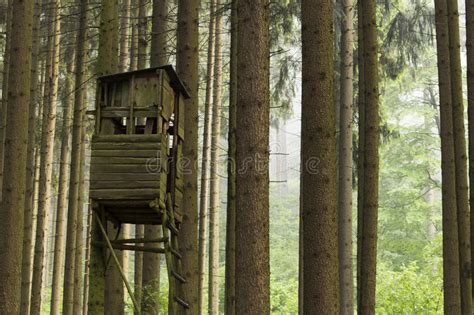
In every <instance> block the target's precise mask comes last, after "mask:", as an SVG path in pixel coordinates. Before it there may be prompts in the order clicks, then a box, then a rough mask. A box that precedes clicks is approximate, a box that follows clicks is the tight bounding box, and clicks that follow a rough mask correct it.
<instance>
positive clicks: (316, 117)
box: [301, 0, 339, 314]
mask: <svg viewBox="0 0 474 315" xmlns="http://www.w3.org/2000/svg"><path fill="white" fill-rule="evenodd" d="M301 8H302V11H301V12H302V39H303V42H302V43H303V87H302V91H303V94H302V113H301V115H302V120H301V168H302V169H301V197H302V199H301V212H302V220H303V247H304V255H303V270H305V271H309V272H304V274H303V291H304V296H303V310H304V313H306V314H311V313H318V314H337V313H339V299H338V297H339V275H338V271H339V270H338V250H337V196H336V129H335V127H336V126H335V121H334V107H333V92H334V88H333V80H334V73H333V71H334V69H333V38H332V33H333V30H332V2H331V1H329V0H327V1H320V2H318V4H315V3H314V2H313V1H302V7H301ZM315 232H316V233H315Z"/></svg>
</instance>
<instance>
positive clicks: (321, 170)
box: [237, 0, 339, 314]
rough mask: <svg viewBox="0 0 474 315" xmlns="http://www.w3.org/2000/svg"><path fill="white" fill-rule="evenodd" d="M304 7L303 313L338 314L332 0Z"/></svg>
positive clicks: (310, 2) (302, 153) (304, 4)
mask: <svg viewBox="0 0 474 315" xmlns="http://www.w3.org/2000/svg"><path fill="white" fill-rule="evenodd" d="M301 9H302V11H301V12H302V39H303V88H302V91H303V94H302V113H301V115H302V116H301V117H302V120H301V198H302V199H301V212H302V220H303V247H304V255H303V270H304V271H305V272H304V274H303V291H304V296H303V309H304V313H305V314H311V313H317V314H337V313H339V299H338V297H339V275H338V250H337V196H336V129H335V122H334V108H333V104H332V102H333V92H334V88H333V80H334V73H333V45H332V43H333V38H332V32H333V30H332V28H333V26H332V2H331V1H329V0H327V1H320V2H318V3H317V4H316V3H314V2H313V1H302V7H301ZM237 222H238V218H237ZM306 271H308V272H306Z"/></svg>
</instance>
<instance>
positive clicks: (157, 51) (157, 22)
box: [142, 0, 168, 315]
mask: <svg viewBox="0 0 474 315" xmlns="http://www.w3.org/2000/svg"><path fill="white" fill-rule="evenodd" d="M167 15H168V2H167V1H163V0H155V1H153V20H152V35H151V38H152V41H151V51H150V56H151V59H150V66H151V67H157V66H160V65H164V64H166V59H167V58H166V32H167V21H166V17H167ZM144 237H145V239H157V238H159V237H161V227H160V226H157V225H147V226H145V234H144ZM151 246H152V247H156V248H158V247H160V245H159V244H156V243H155V244H152V245H151ZM160 262H161V255H160V254H156V253H146V252H145V253H143V278H142V286H143V289H144V290H143V291H144V292H143V297H142V312H143V313H146V314H150V315H154V314H158V312H159V299H160Z"/></svg>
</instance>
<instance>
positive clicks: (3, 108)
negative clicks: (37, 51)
mask: <svg viewBox="0 0 474 315" xmlns="http://www.w3.org/2000/svg"><path fill="white" fill-rule="evenodd" d="M12 7H13V6H12V0H9V1H8V2H7V16H6V19H5V23H6V34H5V52H4V54H3V76H2V102H1V104H0V114H1V118H0V191H2V183H3V166H4V155H5V127H6V124H7V105H8V71H9V68H10V41H11V34H12V23H11V17H12ZM0 200H2V195H1V192H0Z"/></svg>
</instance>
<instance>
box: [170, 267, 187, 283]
mask: <svg viewBox="0 0 474 315" xmlns="http://www.w3.org/2000/svg"><path fill="white" fill-rule="evenodd" d="M171 274H172V275H173V277H175V278H176V279H178V280H179V281H180V282H181V283H186V279H185V278H184V277H183V276H182V275H180V274H179V273H177V272H176V271H174V270H171Z"/></svg>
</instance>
